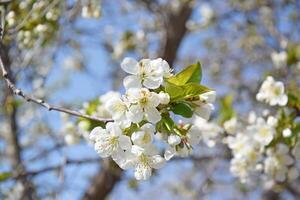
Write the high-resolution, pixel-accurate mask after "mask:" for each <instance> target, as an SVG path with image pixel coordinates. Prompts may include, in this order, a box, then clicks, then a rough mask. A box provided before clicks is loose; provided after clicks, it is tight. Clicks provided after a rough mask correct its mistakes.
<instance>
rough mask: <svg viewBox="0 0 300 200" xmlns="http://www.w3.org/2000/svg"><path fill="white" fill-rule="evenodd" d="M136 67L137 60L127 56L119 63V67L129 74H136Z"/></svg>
mask: <svg viewBox="0 0 300 200" xmlns="http://www.w3.org/2000/svg"><path fill="white" fill-rule="evenodd" d="M138 67H139V66H138V62H137V61H136V60H135V59H132V58H128V57H126V58H124V60H123V61H122V63H121V68H122V69H123V70H124V71H125V72H127V73H129V74H137V73H138Z"/></svg>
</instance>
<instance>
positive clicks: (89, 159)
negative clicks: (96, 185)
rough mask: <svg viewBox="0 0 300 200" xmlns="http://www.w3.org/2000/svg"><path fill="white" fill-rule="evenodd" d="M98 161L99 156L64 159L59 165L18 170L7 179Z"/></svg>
mask: <svg viewBox="0 0 300 200" xmlns="http://www.w3.org/2000/svg"><path fill="white" fill-rule="evenodd" d="M97 162H100V157H97V158H86V159H83V160H70V159H68V160H65V161H64V162H63V163H62V164H59V165H54V166H49V167H45V168H42V169H39V170H35V171H28V172H19V173H17V174H12V176H11V177H9V178H8V179H19V178H21V177H29V176H30V177H32V176H37V175H40V174H42V173H47V172H51V171H56V170H60V169H62V168H63V167H65V166H69V165H80V164H88V163H97Z"/></svg>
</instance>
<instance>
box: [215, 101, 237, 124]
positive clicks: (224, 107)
mask: <svg viewBox="0 0 300 200" xmlns="http://www.w3.org/2000/svg"><path fill="white" fill-rule="evenodd" d="M232 104H233V98H232V96H230V95H226V96H224V97H223V98H221V99H220V114H219V122H220V124H223V123H224V122H225V121H227V120H230V119H231V118H232V117H234V116H235V115H236V113H235V111H234V108H233V105H232Z"/></svg>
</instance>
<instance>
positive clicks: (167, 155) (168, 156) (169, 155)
mask: <svg viewBox="0 0 300 200" xmlns="http://www.w3.org/2000/svg"><path fill="white" fill-rule="evenodd" d="M175 154H176V150H175V148H172V147H170V146H168V147H167V148H166V151H165V154H164V157H165V159H166V160H170V159H171V158H172V157H173V156H175Z"/></svg>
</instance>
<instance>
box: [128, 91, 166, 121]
mask: <svg viewBox="0 0 300 200" xmlns="http://www.w3.org/2000/svg"><path fill="white" fill-rule="evenodd" d="M127 98H128V101H129V102H130V104H131V105H130V106H129V112H128V118H129V119H130V120H131V121H132V122H134V123H138V122H140V121H142V120H143V119H144V118H145V119H147V120H148V121H149V122H152V123H156V122H158V121H159V120H160V119H161V115H160V112H159V111H158V110H157V108H156V107H157V106H158V105H159V104H160V100H159V97H158V95H157V94H156V93H154V92H150V91H149V90H148V89H146V88H141V89H137V88H131V89H129V90H128V91H127Z"/></svg>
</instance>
